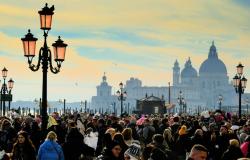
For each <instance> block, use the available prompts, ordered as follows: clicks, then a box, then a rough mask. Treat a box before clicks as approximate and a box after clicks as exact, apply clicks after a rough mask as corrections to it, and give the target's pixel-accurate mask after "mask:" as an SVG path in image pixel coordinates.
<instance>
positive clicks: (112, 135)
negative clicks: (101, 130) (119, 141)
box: [105, 128, 116, 139]
mask: <svg viewBox="0 0 250 160" xmlns="http://www.w3.org/2000/svg"><path fill="white" fill-rule="evenodd" d="M106 133H108V134H110V135H111V137H112V139H113V137H114V136H115V133H116V131H115V129H114V128H109V129H107V130H106V132H105V134H106Z"/></svg>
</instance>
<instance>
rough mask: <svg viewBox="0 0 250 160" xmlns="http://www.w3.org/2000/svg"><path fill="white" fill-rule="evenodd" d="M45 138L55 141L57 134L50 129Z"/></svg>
mask: <svg viewBox="0 0 250 160" xmlns="http://www.w3.org/2000/svg"><path fill="white" fill-rule="evenodd" d="M46 139H47V140H51V141H56V140H57V135H56V133H55V132H54V131H50V132H49V133H48V134H47V137H46Z"/></svg>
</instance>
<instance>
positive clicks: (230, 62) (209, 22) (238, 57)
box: [0, 0, 250, 100]
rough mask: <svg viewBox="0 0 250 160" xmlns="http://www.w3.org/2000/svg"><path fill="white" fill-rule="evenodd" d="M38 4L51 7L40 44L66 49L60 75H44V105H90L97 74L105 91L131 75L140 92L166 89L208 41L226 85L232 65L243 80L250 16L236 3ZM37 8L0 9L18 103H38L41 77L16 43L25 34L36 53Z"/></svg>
mask: <svg viewBox="0 0 250 160" xmlns="http://www.w3.org/2000/svg"><path fill="white" fill-rule="evenodd" d="M46 2H48V3H49V5H52V4H54V5H55V14H54V17H53V23H52V27H53V28H52V30H51V31H50V32H49V39H48V44H51V43H53V42H54V40H56V39H57V35H61V36H62V37H63V40H64V41H65V42H66V43H67V44H68V45H69V46H68V48H67V52H66V60H65V62H63V65H62V70H61V72H60V73H59V74H57V75H53V74H51V73H49V76H48V91H49V97H50V98H55V99H58V98H59V97H63V96H65V98H67V97H71V99H72V100H77V99H80V98H81V97H88V98H90V96H91V95H93V94H95V87H96V85H97V84H99V83H100V80H101V76H102V74H103V72H104V71H105V72H107V74H108V78H109V79H108V80H109V83H110V84H111V85H113V86H117V85H118V83H119V82H120V81H124V82H125V80H127V79H129V77H132V76H133V77H138V78H140V79H141V80H143V83H144V84H145V85H159V86H160V85H167V82H168V81H171V79H172V78H171V77H172V66H173V63H174V61H175V59H178V61H179V62H180V65H181V67H182V68H183V66H184V63H185V61H186V60H187V58H188V57H191V60H192V64H193V66H194V67H195V68H196V69H197V70H198V69H199V66H200V64H201V63H202V62H203V61H204V60H205V59H206V58H207V54H208V50H209V47H210V45H211V41H212V40H215V42H216V46H217V49H218V52H219V57H220V58H221V59H222V60H223V61H224V62H225V64H226V66H227V67H228V74H229V77H230V79H231V77H232V75H233V74H234V73H235V65H237V63H238V62H239V61H241V62H242V63H243V64H245V65H246V67H245V73H246V75H247V76H249V75H250V71H249V69H248V68H249V66H247V64H248V59H249V58H250V56H249V52H250V48H249V41H250V38H249V37H250V31H249V28H250V22H249V21H248V19H249V17H250V12H249V9H248V8H247V7H246V6H243V5H242V1H241V2H235V1H225V0H224V1H223V0H222V1H196V0H190V1H181V0H168V1H166V0H157V1H152V0H138V1H132V0H128V1H121V0H107V1H99V0H92V1H86V0H84V1H82V0H73V1H53V0H48V1H46ZM44 4H45V1H33V0H24V1H13V0H10V1H3V2H1V5H0V10H1V13H0V19H1V20H2V22H3V23H1V24H0V29H1V32H0V39H1V44H0V48H1V49H0V55H1V59H0V63H1V64H2V66H6V67H8V69H9V75H13V78H14V77H15V79H16V85H15V88H14V91H15V94H16V95H15V97H16V98H19V99H21V98H24V99H25V98H27V99H30V98H33V97H34V96H37V97H38V96H41V93H40V92H41V76H42V75H41V70H40V71H38V72H32V71H30V70H29V69H28V64H27V60H26V58H25V57H23V49H22V43H21V41H20V38H21V37H22V36H24V35H25V34H26V33H27V29H28V28H31V30H32V33H33V34H34V35H35V36H36V37H38V38H39V41H38V42H37V43H38V44H37V48H38V47H40V46H41V45H42V43H43V37H42V31H41V30H40V29H39V28H40V26H39V25H40V24H39V15H38V13H37V11H38V10H40V9H41V8H42V7H43V6H44ZM236 13H237V14H236ZM36 58H37V57H36ZM35 60H36V59H35ZM75 83H77V84H79V85H78V86H76V85H74V84H75ZM61 86H64V87H61ZM27 88H28V89H27ZM91 88H92V89H91ZM249 88H250V87H249V85H248V90H249ZM31 90H32V91H31ZM33 90H34V91H33ZM58 90H60V93H58ZM24 95H25V96H24Z"/></svg>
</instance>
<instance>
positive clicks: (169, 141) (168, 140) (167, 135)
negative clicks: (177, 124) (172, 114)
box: [163, 128, 174, 150]
mask: <svg viewBox="0 0 250 160" xmlns="http://www.w3.org/2000/svg"><path fill="white" fill-rule="evenodd" d="M163 138H164V141H163V145H164V146H166V147H167V148H168V149H170V150H172V149H173V145H174V139H173V136H172V132H171V130H170V128H166V129H165V130H164V132H163Z"/></svg>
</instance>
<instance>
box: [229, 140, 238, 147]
mask: <svg viewBox="0 0 250 160" xmlns="http://www.w3.org/2000/svg"><path fill="white" fill-rule="evenodd" d="M229 145H230V146H231V147H237V148H238V147H240V143H239V141H238V140H237V139H230V140H229Z"/></svg>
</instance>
